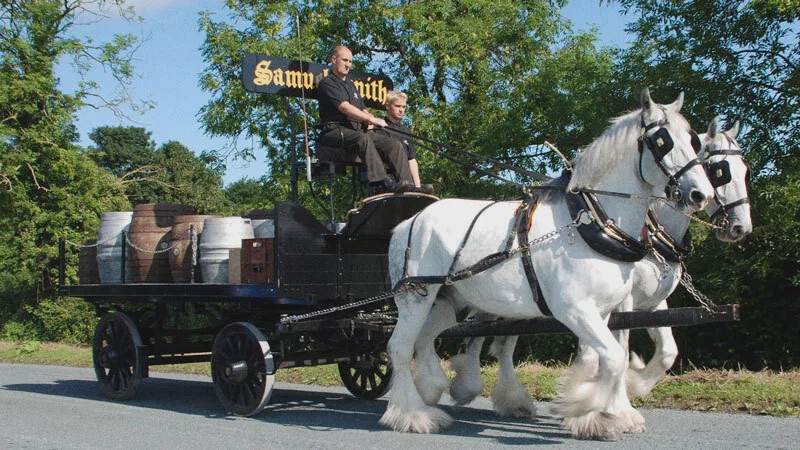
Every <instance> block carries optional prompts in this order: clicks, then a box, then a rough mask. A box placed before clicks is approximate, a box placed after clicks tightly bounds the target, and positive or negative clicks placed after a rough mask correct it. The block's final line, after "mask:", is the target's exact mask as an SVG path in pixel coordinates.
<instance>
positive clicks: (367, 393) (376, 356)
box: [339, 349, 392, 400]
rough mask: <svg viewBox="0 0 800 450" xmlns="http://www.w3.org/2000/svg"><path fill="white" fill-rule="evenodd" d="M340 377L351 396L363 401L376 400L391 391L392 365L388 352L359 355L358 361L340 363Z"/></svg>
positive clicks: (380, 351) (379, 351) (378, 351)
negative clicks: (388, 390)
mask: <svg viewBox="0 0 800 450" xmlns="http://www.w3.org/2000/svg"><path fill="white" fill-rule="evenodd" d="M339 376H341V377H342V382H343V383H344V386H345V387H346V388H347V390H348V391H350V393H351V394H353V395H355V396H356V397H358V398H360V399H362V400H375V399H376V398H378V397H380V396H382V395H383V394H385V393H386V390H387V389H389V381H390V380H391V379H392V364H391V362H389V354H388V353H386V350H383V349H381V350H376V351H373V352H370V353H363V354H361V355H359V357H358V360H357V361H352V360H351V361H348V362H340V363H339Z"/></svg>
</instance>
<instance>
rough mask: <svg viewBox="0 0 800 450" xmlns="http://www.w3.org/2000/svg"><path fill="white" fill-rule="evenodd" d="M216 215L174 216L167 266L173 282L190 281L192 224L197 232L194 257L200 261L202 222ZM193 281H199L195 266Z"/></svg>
mask: <svg viewBox="0 0 800 450" xmlns="http://www.w3.org/2000/svg"><path fill="white" fill-rule="evenodd" d="M212 217H216V216H205V215H196V214H191V215H183V216H175V222H174V223H173V225H172V231H170V233H169V241H170V251H169V252H167V254H168V255H169V267H170V271H171V272H172V282H173V283H190V282H192V259H193V258H192V234H191V229H192V226H194V230H195V233H197V244H198V248H197V253H198V255H197V256H196V257H195V258H194V259H196V261H197V263H198V264H199V262H200V257H199V253H200V247H199V244H200V239H201V237H202V233H203V222H204V221H205V220H206V219H210V218H212ZM194 281H200V268H199V267H197V268H196V271H195V279H194Z"/></svg>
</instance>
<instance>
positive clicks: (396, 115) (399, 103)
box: [386, 91, 408, 122]
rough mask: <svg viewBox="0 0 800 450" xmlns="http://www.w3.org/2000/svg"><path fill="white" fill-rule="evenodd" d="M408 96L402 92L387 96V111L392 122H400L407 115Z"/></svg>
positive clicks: (394, 92) (390, 92) (393, 92)
mask: <svg viewBox="0 0 800 450" xmlns="http://www.w3.org/2000/svg"><path fill="white" fill-rule="evenodd" d="M407 100H408V96H407V95H406V94H404V93H402V92H400V91H389V93H388V94H386V111H387V114H388V116H389V119H390V120H391V121H392V122H400V121H401V120H402V119H403V116H404V115H405V114H406V101H407Z"/></svg>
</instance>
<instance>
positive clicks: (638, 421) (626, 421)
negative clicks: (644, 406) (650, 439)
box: [619, 409, 647, 433]
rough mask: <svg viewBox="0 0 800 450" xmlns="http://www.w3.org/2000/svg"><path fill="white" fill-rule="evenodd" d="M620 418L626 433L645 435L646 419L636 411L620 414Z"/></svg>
mask: <svg viewBox="0 0 800 450" xmlns="http://www.w3.org/2000/svg"><path fill="white" fill-rule="evenodd" d="M619 418H620V421H621V422H622V423H623V425H622V426H623V431H624V432H625V433H644V432H645V431H646V430H647V425H645V421H644V417H642V415H641V414H640V413H639V411H637V410H635V409H630V410H627V411H622V412H620V414H619Z"/></svg>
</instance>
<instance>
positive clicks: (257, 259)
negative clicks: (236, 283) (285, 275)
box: [241, 238, 275, 284]
mask: <svg viewBox="0 0 800 450" xmlns="http://www.w3.org/2000/svg"><path fill="white" fill-rule="evenodd" d="M274 242H275V240H274V239H272V238H256V239H242V260H241V261H242V283H245V284H251V283H274V282H275V250H274V245H273V243H274Z"/></svg>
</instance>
